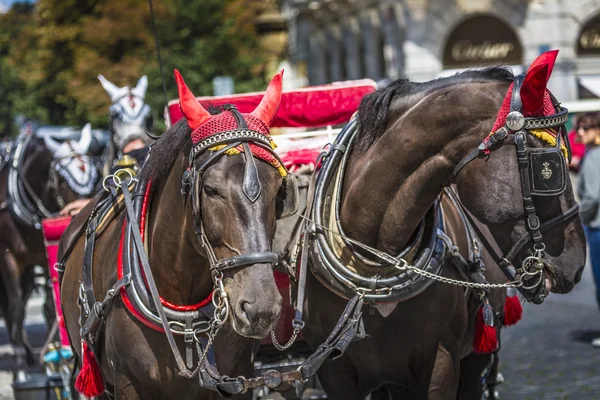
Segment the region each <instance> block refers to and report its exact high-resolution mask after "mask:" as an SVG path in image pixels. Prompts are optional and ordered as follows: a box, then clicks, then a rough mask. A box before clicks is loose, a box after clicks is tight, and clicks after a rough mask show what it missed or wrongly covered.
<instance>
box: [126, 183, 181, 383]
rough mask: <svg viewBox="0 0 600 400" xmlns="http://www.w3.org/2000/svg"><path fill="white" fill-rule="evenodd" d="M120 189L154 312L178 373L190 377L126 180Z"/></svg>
mask: <svg viewBox="0 0 600 400" xmlns="http://www.w3.org/2000/svg"><path fill="white" fill-rule="evenodd" d="M121 191H122V192H123V197H124V199H125V209H126V210H127V220H128V223H129V224H130V227H131V231H132V236H133V244H134V247H135V250H136V252H137V253H138V256H139V257H140V261H141V264H142V268H143V270H144V273H145V275H146V280H147V281H148V289H149V290H150V294H151V297H152V301H153V302H154V307H155V309H156V312H157V313H158V315H159V316H160V321H161V324H162V327H163V330H164V332H165V335H166V336H167V341H168V342H169V346H170V347H171V351H172V352H173V356H174V357H175V362H176V363H177V367H178V368H179V371H180V372H179V374H180V375H182V376H184V377H192V376H193V372H192V371H190V370H189V369H188V368H187V366H186V365H185V362H184V361H183V358H182V357H181V353H180V352H179V348H178V347H177V344H176V343H175V338H174V337H173V333H172V332H171V328H170V326H169V321H168V320H167V316H166V315H165V311H164V309H163V307H162V304H161V303H160V297H159V294H158V290H157V289H156V282H154V276H153V275H152V269H151V268H150V263H149V261H148V257H147V255H146V252H145V250H144V244H143V243H142V238H141V237H140V228H139V226H138V222H137V219H136V217H135V211H134V209H133V202H132V200H131V194H130V193H129V189H128V187H127V182H124V181H123V182H121Z"/></svg>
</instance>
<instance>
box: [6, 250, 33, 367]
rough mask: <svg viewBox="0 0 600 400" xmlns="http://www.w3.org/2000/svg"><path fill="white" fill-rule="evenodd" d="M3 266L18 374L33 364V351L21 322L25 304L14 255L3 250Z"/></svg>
mask: <svg viewBox="0 0 600 400" xmlns="http://www.w3.org/2000/svg"><path fill="white" fill-rule="evenodd" d="M3 260H4V265H3V266H2V267H3V268H0V273H1V274H2V278H3V280H4V289H5V291H6V295H7V298H8V311H7V314H6V320H7V321H8V320H9V319H10V320H11V327H10V329H9V336H10V340H11V343H12V345H13V349H14V353H15V362H16V364H17V365H16V372H15V374H19V373H20V372H21V371H24V370H25V369H26V367H27V363H28V362H30V363H32V364H33V363H35V360H34V358H33V351H32V350H31V346H29V342H27V340H26V334H25V332H24V327H23V322H24V320H25V304H24V303H23V291H22V290H21V285H20V283H21V282H20V281H21V279H20V276H19V275H20V274H19V267H18V265H17V261H16V260H15V257H14V255H13V254H12V253H11V252H10V251H8V250H5V251H4V252H3Z"/></svg>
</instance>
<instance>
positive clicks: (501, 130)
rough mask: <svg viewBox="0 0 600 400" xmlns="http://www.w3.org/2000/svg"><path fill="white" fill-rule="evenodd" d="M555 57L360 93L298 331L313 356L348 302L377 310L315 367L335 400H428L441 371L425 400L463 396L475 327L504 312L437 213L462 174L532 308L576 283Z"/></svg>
mask: <svg viewBox="0 0 600 400" xmlns="http://www.w3.org/2000/svg"><path fill="white" fill-rule="evenodd" d="M555 58H556V52H550V53H547V54H544V55H543V56H541V57H540V58H539V59H538V60H536V61H535V62H534V63H533V64H532V66H531V67H530V68H529V70H528V73H527V74H526V75H525V76H520V77H517V78H515V77H513V75H512V74H511V73H510V72H508V71H507V70H505V69H501V68H490V69H487V70H483V71H468V72H464V73H461V74H458V75H456V76H453V77H449V78H443V79H437V80H434V81H431V82H425V83H411V82H408V81H406V80H400V81H397V82H395V83H392V84H391V85H390V86H388V87H386V88H384V89H381V90H378V91H377V92H375V93H374V94H372V95H369V96H367V97H366V98H365V99H364V100H363V102H362V104H361V106H360V109H359V117H358V129H357V132H356V134H355V135H352V126H349V127H347V129H346V131H345V132H343V133H342V134H340V140H338V141H337V143H336V144H335V145H334V146H333V147H332V150H331V152H330V153H329V154H328V156H327V158H326V159H325V161H324V164H323V168H322V170H321V172H320V173H319V177H318V179H317V185H316V193H315V202H314V204H313V211H312V213H311V216H312V219H313V221H314V224H313V225H312V227H311V224H310V223H309V228H311V229H309V230H308V235H309V236H308V238H310V247H309V252H308V256H309V259H308V262H309V266H310V271H311V273H308V274H307V277H306V303H305V307H304V312H305V320H306V327H305V328H304V331H303V333H304V337H305V338H306V340H307V341H308V342H309V343H310V344H311V346H313V347H314V348H316V346H318V345H319V344H320V343H322V342H323V341H324V340H325V339H326V338H327V337H328V335H329V333H330V332H331V331H332V329H333V328H334V325H335V324H336V321H337V318H338V316H339V315H341V314H342V312H343V310H344V308H345V307H346V305H347V300H346V299H349V298H353V299H359V300H357V301H359V303H357V304H360V301H364V302H366V305H365V306H364V307H363V308H362V322H363V326H364V330H365V335H366V336H364V337H362V338H361V339H360V340H358V341H356V342H354V343H352V344H350V346H349V347H348V349H347V350H346V351H345V353H343V354H342V355H340V354H339V353H336V354H335V355H337V356H339V357H338V358H336V359H335V360H332V361H328V362H326V363H324V364H323V366H322V367H321V369H320V370H319V379H320V381H321V383H322V384H323V387H324V388H325V390H326V392H327V394H328V396H329V398H331V399H334V400H336V399H344V400H348V399H357V400H358V399H361V400H362V399H364V397H365V396H367V395H368V394H369V393H371V392H372V391H373V390H376V389H377V388H379V387H381V386H382V385H393V386H394V391H391V392H390V394H391V396H392V398H399V399H400V398H401V399H409V398H415V399H424V398H427V397H428V393H429V390H430V384H431V383H432V373H433V371H434V366H437V365H438V363H441V364H444V365H446V366H447V367H446V373H445V374H442V376H439V377H438V378H437V381H436V382H437V387H439V388H443V389H442V390H438V391H437V392H436V393H431V395H430V397H429V398H441V399H448V398H450V399H454V398H455V396H456V394H457V389H458V385H459V380H460V362H461V359H462V358H463V357H464V356H465V355H467V354H469V353H471V352H472V351H473V336H474V334H475V333H474V332H475V327H476V326H477V324H483V325H485V326H488V327H489V326H491V325H492V323H493V318H494V315H493V310H491V309H490V307H489V295H487V294H486V293H485V288H486V286H476V285H475V284H477V283H483V284H485V283H486V281H485V280H484V281H481V282H480V280H481V276H478V272H481V271H480V269H479V267H478V263H477V262H475V261H476V260H474V259H473V257H472V251H469V248H470V246H469V243H464V239H461V237H460V235H459V234H458V233H459V232H460V229H459V228H458V227H456V226H453V225H452V224H451V222H449V221H447V220H445V219H444V216H443V210H442V211H440V210H441V209H443V207H444V206H443V204H442V205H440V201H443V199H440V197H439V196H440V194H441V193H442V191H443V190H444V186H446V185H448V184H449V183H451V182H453V181H455V182H456V188H457V192H458V198H459V199H460V200H461V201H462V204H463V205H460V206H459V207H461V208H463V207H464V208H466V210H468V212H470V213H471V214H472V215H473V216H474V217H475V218H476V219H477V220H479V221H481V223H483V224H485V225H487V227H488V228H489V232H490V234H491V237H492V238H493V239H494V241H495V242H496V245H494V244H493V243H492V244H490V243H487V240H484V239H485V237H484V235H479V234H478V235H477V237H478V238H479V239H480V240H482V241H483V244H484V245H485V247H486V249H487V250H488V251H489V253H490V255H491V256H492V258H493V260H494V262H495V263H496V264H498V266H500V267H501V269H502V270H503V272H505V274H506V275H507V276H509V277H510V280H511V281H513V282H514V283H513V285H515V286H519V288H520V290H521V292H522V294H523V295H524V296H525V297H526V298H527V299H528V300H530V301H533V302H535V303H540V302H542V301H543V299H544V298H545V296H546V295H547V293H548V292H549V291H552V292H556V293H566V292H569V291H570V290H571V289H572V288H573V286H574V285H575V284H576V283H577V282H579V280H580V278H581V273H582V271H583V267H584V265H585V254H586V247H585V237H584V234H583V229H582V226H581V222H580V219H579V217H578V214H577V204H576V202H575V199H574V196H573V192H572V189H571V187H570V185H569V181H568V180H569V177H568V174H567V173H566V166H567V163H566V160H565V157H564V155H563V152H562V151H563V150H564V153H565V155H566V154H567V153H568V151H567V149H564V148H563V147H564V144H565V141H564V137H565V131H564V127H563V125H564V124H565V122H566V110H564V109H563V108H560V106H559V105H558V102H557V101H556V100H555V99H554V98H553V96H552V95H551V94H550V93H549V92H548V91H547V90H546V83H547V81H548V79H549V77H550V73H551V71H552V67H553V65H554V59H555ZM498 110H500V113H499V112H498ZM507 115H508V118H507ZM494 121H496V123H494ZM539 128H544V129H539ZM490 131H492V133H491V134H490ZM561 140H562V141H563V142H562V144H561ZM548 143H549V144H550V145H551V146H552V147H548ZM334 167H336V168H334ZM337 167H341V169H338V168H337ZM470 225H472V226H473V225H475V224H470ZM474 229H476V227H474ZM455 246H458V249H457V248H456V247H455ZM499 250H500V251H501V252H503V253H504V254H505V255H504V256H500V255H499V254H498V253H499ZM459 256H460V257H459ZM461 258H462V261H461ZM465 281H467V282H469V285H467V286H469V289H468V290H465V288H464V287H463V286H460V285H456V283H458V282H465ZM488 283H489V282H488ZM360 299H362V300H360ZM381 302H387V304H384V303H381ZM357 312H358V311H357ZM354 315H355V316H358V314H354ZM477 321H480V322H477ZM481 321H483V322H481ZM356 329H358V330H359V332H360V329H361V326H357V328H356Z"/></svg>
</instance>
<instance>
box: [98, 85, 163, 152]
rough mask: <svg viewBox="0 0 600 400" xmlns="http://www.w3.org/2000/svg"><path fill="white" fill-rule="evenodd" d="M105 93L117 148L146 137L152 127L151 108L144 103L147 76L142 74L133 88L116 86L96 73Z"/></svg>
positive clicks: (120, 148)
mask: <svg viewBox="0 0 600 400" xmlns="http://www.w3.org/2000/svg"><path fill="white" fill-rule="evenodd" d="M98 79H99V80H100V83H101V84H102V87H103V88H104V90H106V93H108V95H109V96H110V101H111V105H110V108H109V111H108V113H109V124H110V129H111V132H112V134H113V141H114V143H115V145H116V146H117V148H118V149H119V150H122V149H123V147H124V146H125V145H126V144H127V143H128V142H130V141H132V140H134V139H146V137H147V135H146V132H147V131H151V130H152V127H153V118H152V110H151V108H150V106H149V105H148V104H146V103H144V98H145V97H146V90H147V89H148V78H147V77H146V75H144V76H142V77H141V78H140V79H139V80H138V82H137V85H136V86H135V87H134V88H130V87H129V86H124V87H118V86H116V85H115V84H113V83H112V82H110V81H109V80H108V79H106V78H105V77H104V76H103V75H98Z"/></svg>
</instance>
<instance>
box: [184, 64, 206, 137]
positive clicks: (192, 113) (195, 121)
mask: <svg viewBox="0 0 600 400" xmlns="http://www.w3.org/2000/svg"><path fill="white" fill-rule="evenodd" d="M175 81H177V90H178V91H179V105H180V107H181V111H182V112H183V115H185V118H186V119H187V121H188V125H189V126H190V128H192V129H196V128H197V127H199V126H200V125H202V124H203V123H204V122H206V121H208V120H209V119H210V117H211V115H210V113H209V112H208V111H206V110H205V109H204V107H202V105H201V104H200V103H199V102H198V100H196V97H195V96H194V94H193V93H192V91H191V90H190V89H189V88H188V87H187V86H186V84H185V82H184V81H183V77H182V76H181V74H180V73H179V71H177V70H175Z"/></svg>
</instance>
